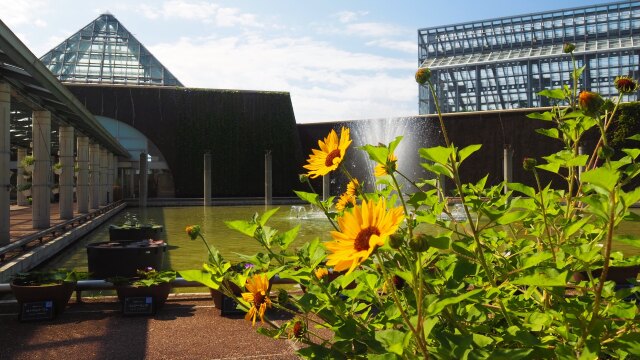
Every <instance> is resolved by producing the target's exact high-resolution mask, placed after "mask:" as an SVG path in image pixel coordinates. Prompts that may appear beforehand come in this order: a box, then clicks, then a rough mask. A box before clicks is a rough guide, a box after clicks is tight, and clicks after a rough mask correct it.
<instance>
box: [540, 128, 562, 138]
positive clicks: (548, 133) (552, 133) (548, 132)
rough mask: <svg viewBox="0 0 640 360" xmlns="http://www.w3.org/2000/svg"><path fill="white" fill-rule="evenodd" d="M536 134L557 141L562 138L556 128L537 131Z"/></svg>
mask: <svg viewBox="0 0 640 360" xmlns="http://www.w3.org/2000/svg"><path fill="white" fill-rule="evenodd" d="M535 132H537V133H538V134H542V135H544V136H548V137H550V138H552V139H557V138H559V137H560V133H559V132H558V129H556V128H552V129H536V130H535Z"/></svg>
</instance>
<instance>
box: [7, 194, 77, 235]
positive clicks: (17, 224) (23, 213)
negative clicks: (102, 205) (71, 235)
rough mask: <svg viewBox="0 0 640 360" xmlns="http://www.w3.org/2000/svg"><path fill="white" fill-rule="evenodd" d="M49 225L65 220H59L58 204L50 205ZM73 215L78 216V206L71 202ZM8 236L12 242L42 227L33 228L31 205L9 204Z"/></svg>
mask: <svg viewBox="0 0 640 360" xmlns="http://www.w3.org/2000/svg"><path fill="white" fill-rule="evenodd" d="M50 212H51V213H50V214H51V215H50V218H51V220H50V221H51V226H55V225H57V224H61V223H63V222H65V221H67V220H60V205H59V204H58V203H53V204H51V205H50ZM73 214H74V216H79V215H80V214H78V206H77V204H76V203H74V204H73ZM9 221H10V225H9V236H10V239H11V240H10V241H11V242H14V241H17V240H19V239H20V238H22V237H25V236H27V235H31V234H35V233H36V232H38V231H41V230H43V229H34V228H33V216H32V215H31V206H19V205H11V213H10V220H9Z"/></svg>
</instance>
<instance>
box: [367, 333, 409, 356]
mask: <svg viewBox="0 0 640 360" xmlns="http://www.w3.org/2000/svg"><path fill="white" fill-rule="evenodd" d="M409 334H410V332H408V331H407V332H402V331H400V330H394V329H388V330H382V331H376V335H375V337H376V340H378V341H379V342H380V343H381V344H382V346H384V348H385V349H386V350H387V351H389V352H392V353H394V354H398V355H402V353H403V352H404V348H405V346H406V344H407V343H408V339H409V337H408V335H409Z"/></svg>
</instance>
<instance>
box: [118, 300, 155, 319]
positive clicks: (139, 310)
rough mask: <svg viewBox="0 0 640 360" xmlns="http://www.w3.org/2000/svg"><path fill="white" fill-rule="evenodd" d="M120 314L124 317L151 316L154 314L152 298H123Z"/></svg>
mask: <svg viewBox="0 0 640 360" xmlns="http://www.w3.org/2000/svg"><path fill="white" fill-rule="evenodd" d="M122 313H123V314H124V315H152V314H153V313H154V306H153V297H151V296H132V297H129V296H127V297H125V298H124V303H123V304H122Z"/></svg>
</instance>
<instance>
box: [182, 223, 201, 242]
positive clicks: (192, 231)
mask: <svg viewBox="0 0 640 360" xmlns="http://www.w3.org/2000/svg"><path fill="white" fill-rule="evenodd" d="M185 230H186V232H187V235H189V237H190V238H191V240H195V239H196V238H197V237H198V236H200V231H201V230H200V225H190V226H187V228H186V229H185Z"/></svg>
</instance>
